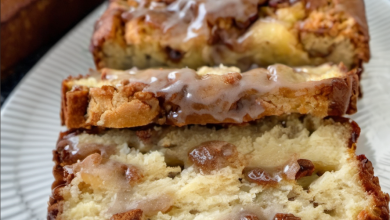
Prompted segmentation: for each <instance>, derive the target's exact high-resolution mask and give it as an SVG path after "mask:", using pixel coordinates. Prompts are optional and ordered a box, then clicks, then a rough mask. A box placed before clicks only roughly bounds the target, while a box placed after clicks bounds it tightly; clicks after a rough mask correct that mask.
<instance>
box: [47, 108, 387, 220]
mask: <svg viewBox="0 0 390 220" xmlns="http://www.w3.org/2000/svg"><path fill="white" fill-rule="evenodd" d="M94 129H95V130H84V131H81V130H78V131H68V132H65V133H62V134H61V135H60V139H59V141H58V144H57V148H56V150H55V151H54V161H55V163H56V165H55V167H54V176H55V179H56V182H55V183H54V184H53V196H52V198H51V200H50V206H49V214H48V219H61V220H68V219H72V220H81V219H95V220H100V219H111V220H119V219H126V220H136V219H137V220H140V219H145V220H146V219H151V220H154V219H290V220H295V219H343V220H344V219H359V220H362V219H389V206H388V205H389V195H388V194H385V193H383V192H382V191H381V188H380V185H379V181H378V178H377V177H375V176H374V174H373V168H372V165H371V162H369V161H368V160H367V158H366V157H365V156H364V155H359V156H355V154H354V153H355V148H356V141H357V138H358V136H359V133H360V128H359V127H358V125H357V124H356V123H355V122H351V121H349V120H348V119H345V118H327V119H319V118H315V117H312V116H301V115H295V114H293V115H289V116H279V117H276V116H272V117H266V118H263V119H262V120H258V121H256V122H251V123H244V124H241V125H223V126H207V127H206V126H186V127H181V128H178V127H166V126H163V127H160V126H156V127H149V128H143V129H140V128H139V129H135V130H134V129H133V130H132V129H101V128H94Z"/></svg>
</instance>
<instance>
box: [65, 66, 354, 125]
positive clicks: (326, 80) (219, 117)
mask: <svg viewBox="0 0 390 220" xmlns="http://www.w3.org/2000/svg"><path fill="white" fill-rule="evenodd" d="M96 75H99V76H100V74H99V73H96ZM102 75H103V76H102V77H103V79H98V78H97V77H95V76H90V77H86V78H68V79H66V80H64V81H63V88H62V92H63V94H62V113H61V115H62V122H63V124H65V125H66V126H67V127H68V128H82V127H90V126H102V127H109V128H125V127H137V126H143V125H147V124H152V123H155V124H169V125H176V126H184V125H188V124H210V123H242V122H247V121H252V120H254V119H259V118H262V117H264V116H270V115H282V114H290V113H301V114H312V115H315V116H319V117H325V116H328V115H330V116H341V115H344V114H346V113H347V114H352V113H355V112H356V99H357V96H358V86H359V83H358V77H357V74H356V71H355V70H352V71H349V72H347V71H346V70H345V68H344V67H343V66H342V65H339V66H334V65H328V64H324V65H322V66H319V67H302V68H294V69H293V68H290V67H287V66H284V65H273V66H269V67H268V69H260V68H259V69H253V70H250V71H248V72H245V73H240V70H239V69H238V68H235V67H230V68H229V67H223V66H221V67H216V68H209V67H203V68H201V69H199V70H198V71H194V70H191V69H187V68H186V69H160V70H157V69H149V70H144V71H137V70H134V69H133V70H129V71H116V70H109V69H104V70H103V71H102Z"/></svg>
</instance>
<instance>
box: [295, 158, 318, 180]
mask: <svg viewBox="0 0 390 220" xmlns="http://www.w3.org/2000/svg"><path fill="white" fill-rule="evenodd" d="M298 164H299V167H300V168H299V171H298V172H297V174H296V175H295V179H299V178H302V177H305V176H311V175H312V174H313V172H314V164H313V162H311V161H310V160H306V159H299V160H298Z"/></svg>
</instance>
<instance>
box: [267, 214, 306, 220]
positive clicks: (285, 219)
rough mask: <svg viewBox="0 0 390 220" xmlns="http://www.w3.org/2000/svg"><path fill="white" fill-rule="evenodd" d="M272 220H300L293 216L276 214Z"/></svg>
mask: <svg viewBox="0 0 390 220" xmlns="http://www.w3.org/2000/svg"><path fill="white" fill-rule="evenodd" d="M273 220H301V218H299V217H295V216H294V215H293V214H284V213H277V214H276V215H275V217H274V219H273Z"/></svg>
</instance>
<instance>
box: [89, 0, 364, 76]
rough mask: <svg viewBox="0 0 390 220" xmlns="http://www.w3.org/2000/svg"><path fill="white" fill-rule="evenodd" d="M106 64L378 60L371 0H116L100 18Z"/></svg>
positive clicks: (96, 50) (100, 48)
mask: <svg viewBox="0 0 390 220" xmlns="http://www.w3.org/2000/svg"><path fill="white" fill-rule="evenodd" d="M91 44H92V47H91V48H92V53H93V56H94V59H95V63H96V66H97V68H98V69H101V68H114V69H128V68H131V67H133V66H136V67H138V68H143V69H144V68H149V67H161V66H170V67H179V68H180V67H187V66H188V67H190V68H199V67H201V66H213V65H219V64H221V63H222V64H225V65H234V66H238V67H239V68H240V69H243V70H246V69H248V68H249V67H250V66H251V65H253V64H255V65H258V66H262V67H264V66H267V65H272V64H275V63H283V64H286V65H290V66H302V65H319V64H323V63H327V62H333V63H339V62H343V63H345V65H346V66H347V67H348V68H355V67H360V66H361V64H362V63H363V62H367V61H368V60H369V58H370V52H369V34H368V26H367V21H366V15H365V8H364V2H363V0H354V1H351V0H298V1H286V0H283V1H275V0H235V1H221V2H219V1H218V2H217V1H215V0H191V1H184V0H169V1H159V0H151V1H133V0H129V1H125V0H114V1H111V3H110V4H109V7H108V8H107V10H106V11H105V13H104V14H103V15H102V17H101V18H100V19H99V20H98V21H97V24H96V26H95V32H94V34H93V37H92V43H91Z"/></svg>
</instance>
